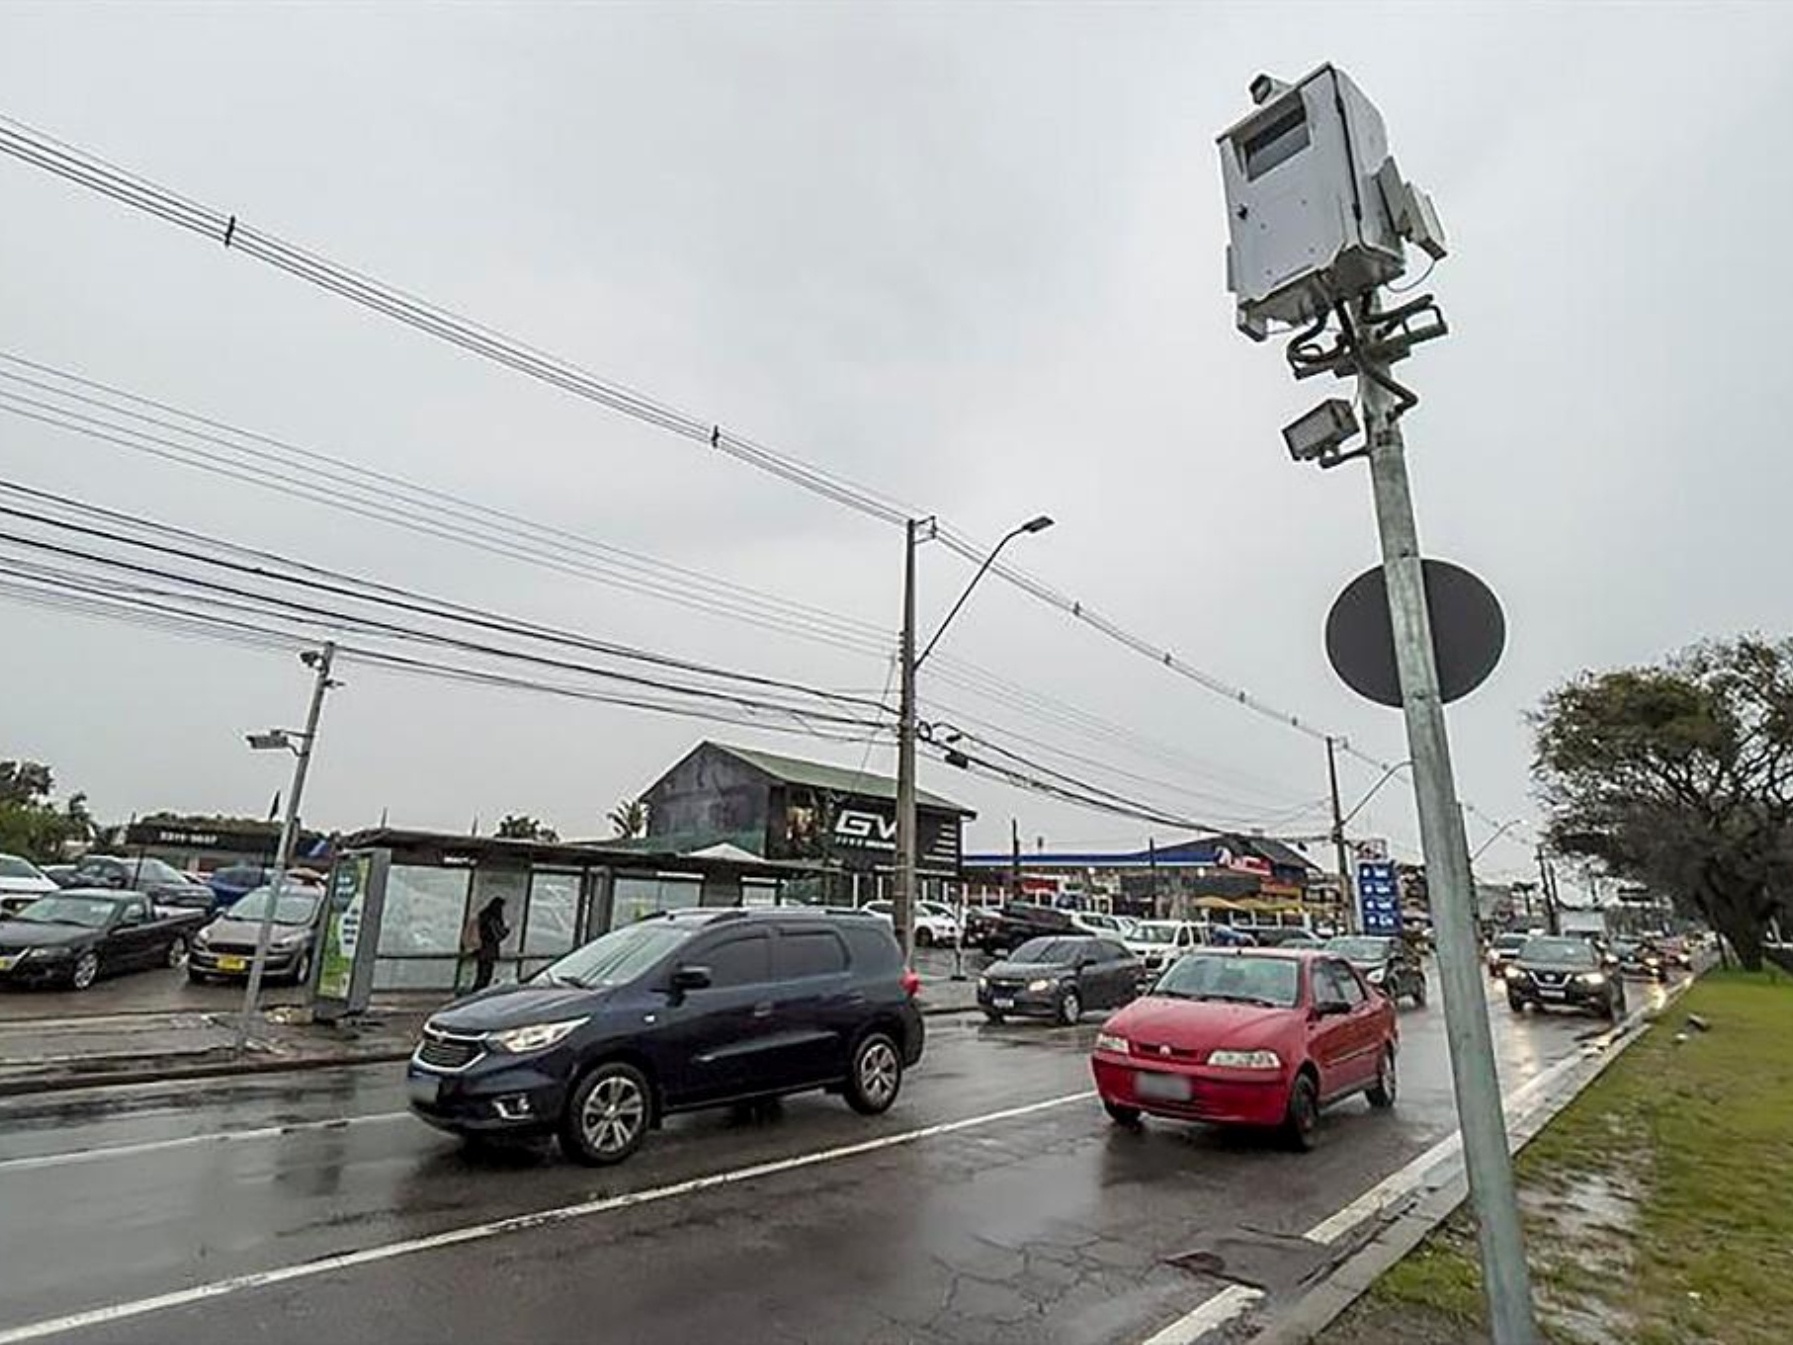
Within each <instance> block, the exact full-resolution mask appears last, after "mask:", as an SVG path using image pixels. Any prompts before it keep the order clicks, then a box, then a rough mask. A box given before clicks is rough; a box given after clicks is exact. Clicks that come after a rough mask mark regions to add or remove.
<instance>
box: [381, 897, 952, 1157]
mask: <svg viewBox="0 0 1793 1345" xmlns="http://www.w3.org/2000/svg"><path fill="white" fill-rule="evenodd" d="M919 984H920V983H919V982H918V980H917V979H916V977H915V975H914V973H913V972H910V971H908V970H907V969H906V968H905V967H904V966H903V955H902V950H901V948H900V947H899V946H898V944H897V942H896V938H895V937H894V935H893V934H892V933H891V930H890V926H889V925H887V924H885V923H884V922H883V921H882V920H879V919H877V918H876V917H874V916H869V915H861V914H835V913H827V912H822V911H812V910H806V909H804V908H802V907H788V906H787V907H775V908H771V909H758V910H743V909H718V910H701V909H700V910H688V911H678V912H673V913H671V914H667V915H661V916H655V917H650V918H649V919H646V920H643V921H640V922H639V923H636V924H633V925H629V926H627V927H625V928H623V929H618V930H614V931H612V932H611V933H609V934H606V935H604V936H603V937H602V938H599V939H597V940H595V941H593V942H592V943H588V944H586V945H585V946H584V947H582V948H579V949H576V950H575V951H573V952H571V953H569V954H567V955H566V956H565V957H563V958H561V959H560V960H559V961H557V962H555V963H553V964H551V965H550V966H548V967H545V968H543V969H542V970H541V971H540V972H538V973H536V975H534V976H533V977H531V978H530V979H529V980H528V981H526V982H524V983H523V984H521V985H509V986H496V987H493V988H492V989H490V990H485V991H482V992H480V993H479V994H477V995H473V996H471V997H469V998H467V999H463V1000H460V1001H458V1002H456V1003H454V1004H451V1005H449V1006H448V1007H447V1008H446V1009H443V1010H442V1011H441V1012H439V1013H437V1014H436V1015H434V1016H433V1017H432V1018H431V1019H430V1020H429V1021H428V1022H427V1023H425V1024H424V1027H423V1036H422V1040H421V1041H420V1042H419V1043H418V1045H417V1049H416V1051H415V1052H414V1053H413V1055H412V1057H411V1062H410V1065H409V1066H408V1067H407V1071H406V1079H407V1084H408V1088H409V1092H410V1100H411V1108H412V1110H413V1111H414V1112H415V1113H416V1114H417V1115H418V1116H419V1117H421V1118H422V1119H423V1120H425V1121H427V1122H429V1123H430V1124H431V1125H433V1126H436V1127H437V1128H439V1129H442V1130H447V1131H450V1132H452V1133H455V1134H458V1135H461V1136H463V1137H466V1138H470V1139H478V1138H482V1137H492V1136H502V1135H547V1134H553V1135H555V1136H557V1137H558V1139H559V1141H560V1147H561V1149H562V1151H563V1152H564V1153H565V1154H566V1155H567V1157H568V1158H571V1159H573V1160H574V1161H576V1162H580V1163H589V1164H609V1163H619V1162H621V1161H622V1160H623V1159H625V1158H627V1157H628V1156H629V1155H630V1154H632V1153H634V1152H635V1150H636V1149H638V1148H639V1147H640V1146H641V1143H642V1141H643V1140H644V1139H645V1138H646V1136H647V1132H648V1131H649V1130H650V1129H652V1128H654V1127H656V1126H658V1125H659V1123H660V1121H661V1119H662V1118H663V1117H665V1116H667V1115H668V1114H670V1113H673V1112H680V1111H692V1110H696V1109H699V1108H703V1107H714V1106H720V1105H726V1104H730V1103H736V1102H744V1101H750V1100H754V1099H760V1098H768V1097H778V1096H782V1095H784V1094H788V1093H800V1092H807V1091H810V1090H813V1089H826V1090H827V1091H829V1092H832V1093H838V1094H840V1095H841V1096H842V1097H844V1098H845V1099H846V1102H847V1104H848V1105H849V1106H851V1107H852V1108H853V1109H854V1110H855V1111H858V1112H861V1113H863V1114H865V1115H875V1114H877V1113H879V1112H883V1111H885V1110H887V1109H888V1108H889V1107H890V1105H891V1104H892V1103H893V1102H895V1101H896V1097H897V1091H898V1089H899V1088H900V1087H901V1085H902V1079H903V1072H904V1071H905V1070H906V1069H907V1068H909V1067H911V1066H913V1065H914V1064H915V1063H916V1062H917V1061H919V1060H920V1059H921V1053H922V1044H923V1038H924V1029H923V1025H922V1017H921V1012H920V1010H919V1009H918V1008H917V1007H916V1005H915V994H916V991H917V990H918V989H919Z"/></svg>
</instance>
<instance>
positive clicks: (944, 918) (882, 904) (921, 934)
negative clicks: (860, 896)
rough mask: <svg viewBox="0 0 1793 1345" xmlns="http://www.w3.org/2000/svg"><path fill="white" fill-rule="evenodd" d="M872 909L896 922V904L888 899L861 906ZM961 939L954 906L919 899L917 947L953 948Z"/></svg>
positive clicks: (883, 917) (876, 914)
mask: <svg viewBox="0 0 1793 1345" xmlns="http://www.w3.org/2000/svg"><path fill="white" fill-rule="evenodd" d="M859 909H860V910H862V911H870V912H871V913H872V914H873V915H875V916H877V917H878V918H879V919H880V920H888V921H890V922H891V923H892V924H895V923H896V906H895V904H894V903H892V902H888V901H868V902H866V903H865V905H863V906H861V907H860V908H859ZM958 941H959V917H958V916H956V915H954V914H953V910H952V907H950V906H948V905H947V904H946V903H945V902H940V901H918V902H916V903H915V946H916V947H917V948H933V947H935V946H936V945H938V946H940V947H943V948H951V947H952V946H953V945H954V944H956V943H957V942H958Z"/></svg>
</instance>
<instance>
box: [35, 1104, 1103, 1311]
mask: <svg viewBox="0 0 1793 1345" xmlns="http://www.w3.org/2000/svg"><path fill="white" fill-rule="evenodd" d="M1094 1096H1095V1093H1094V1092H1093V1091H1091V1090H1088V1089H1086V1090H1084V1091H1083V1092H1081V1093H1067V1094H1065V1095H1064V1096H1062V1097H1055V1098H1047V1099H1045V1100H1044V1101H1041V1102H1029V1103H1026V1104H1024V1105H1023V1106H1019V1107H1005V1108H1004V1109H1003V1110H1001V1111H993V1112H985V1113H984V1114H983V1115H981V1116H967V1117H963V1118H961V1119H960V1120H957V1121H942V1122H939V1123H938V1124H935V1125H929V1126H921V1127H919V1128H918V1129H915V1130H902V1131H898V1132H897V1133H896V1134H894V1135H882V1136H880V1137H879V1138H877V1139H870V1140H862V1141H861V1142H860V1143H858V1144H844V1145H840V1146H839V1147H837V1148H833V1149H818V1150H816V1151H814V1152H813V1153H807V1154H798V1155H796V1156H795V1157H793V1158H779V1159H774V1160H772V1161H771V1162H767V1163H754V1164H752V1165H751V1166H748V1167H744V1168H734V1169H732V1170H730V1171H728V1172H717V1173H712V1174H711V1175H709V1176H707V1177H693V1178H691V1179H690V1180H688V1181H682V1182H675V1183H674V1184H673V1185H671V1186H658V1187H653V1188H651V1189H649V1190H646V1191H631V1192H628V1193H627V1194H625V1195H619V1196H605V1197H603V1198H601V1199H598V1200H587V1201H582V1202H580V1203H579V1204H577V1205H562V1206H559V1207H558V1208H555V1209H547V1210H538V1211H537V1212H536V1213H534V1214H518V1215H512V1216H511V1217H510V1218H508V1219H494V1220H492V1221H491V1222H489V1223H483V1224H472V1225H470V1226H468V1227H465V1228H451V1229H449V1230H447V1231H446V1232H443V1233H432V1234H430V1235H429V1236H428V1237H421V1238H407V1239H405V1240H404V1241H402V1242H388V1243H384V1244H382V1245H380V1246H377V1247H364V1248H362V1249H361V1250H360V1251H357V1252H344V1253H341V1254H339V1255H336V1256H324V1257H319V1258H318V1259H316V1260H314V1261H300V1262H298V1263H297V1264H295V1265H290V1266H278V1267H276V1268H275V1269H273V1270H258V1271H252V1272H251V1273H249V1274H247V1275H233V1276H231V1277H230V1278H229V1279H223V1280H213V1281H212V1282H211V1283H209V1284H196V1285H193V1286H192V1287H191V1288H187V1289H176V1290H174V1291H172V1292H171V1293H166V1294H155V1295H153V1296H151V1297H149V1298H138V1299H132V1300H131V1301H129V1302H125V1303H114V1304H111V1305H109V1306H107V1307H103V1308H90V1309H88V1310H87V1311H85V1312H73V1313H69V1314H68V1315H67V1316H64V1317H51V1318H47V1319H45V1320H43V1321H37V1322H26V1323H25V1324H23V1325H22V1326H13V1327H5V1328H0V1345H18V1342H20V1341H26V1340H42V1339H44V1338H45V1337H47V1336H59V1335H63V1334H66V1333H67V1332H70V1331H79V1330H81V1329H82V1328H84V1327H90V1326H104V1325H107V1324H109V1323H111V1322H119V1321H124V1320H126V1319H128V1318H131V1317H142V1316H144V1315H145V1314H147V1313H152V1312H163V1311H166V1310H167V1309H169V1308H179V1307H186V1306H187V1305H189V1304H192V1303H202V1302H205V1301H206V1300H208V1299H213V1298H223V1297H225V1296H227V1295H229V1294H240V1293H244V1292H247V1291H248V1290H251V1289H265V1288H268V1287H269V1286H271V1285H276V1284H287V1283H290V1282H291V1281H294V1280H307V1279H311V1278H313V1277H315V1276H318V1275H329V1274H332V1273H334V1272H336V1271H340V1270H352V1269H354V1268H355V1267H357V1266H366V1265H372V1264H374V1263H376V1262H379V1261H390V1260H393V1259H394V1258H396V1257H400V1256H411V1255H414V1254H416V1253H418V1252H429V1251H436V1250H439V1249H440V1248H443V1247H458V1246H461V1245H462V1244H464V1243H469V1242H482V1241H484V1240H486V1239H488V1238H496V1237H502V1236H503V1235H505V1234H507V1233H522V1232H525V1231H527V1230H529V1229H534V1228H544V1227H548V1226H550V1225H553V1224H562V1223H567V1222H570V1221H571V1220H574V1219H584V1218H588V1217H589V1216H591V1215H594V1214H607V1213H609V1212H610V1211H612V1210H624V1209H631V1208H633V1207H635V1206H637V1205H652V1204H656V1203H658V1202H660V1201H663V1200H675V1199H677V1198H678V1197H680V1196H688V1195H695V1194H696V1193H697V1192H699V1191H708V1190H712V1189H714V1188H715V1187H719V1186H732V1185H734V1184H735V1183H737V1182H747V1181H753V1180H754V1179H756V1178H759V1177H770V1176H774V1175H776V1174H777V1173H781V1172H791V1171H795V1170H796V1169H798V1168H807V1167H814V1166H816V1165H817V1164H819V1163H835V1162H839V1161H840V1160H841V1159H844V1158H857V1157H859V1156H860V1155H861V1154H869V1153H876V1152H878V1151H879V1150H880V1149H891V1148H895V1147H896V1146H898V1145H902V1144H914V1143H917V1142H918V1141H921V1140H925V1139H933V1138H934V1137H935V1136H937V1135H951V1134H954V1133H956V1132H958V1131H961V1130H974V1129H976V1128H978V1127H980V1126H987V1125H995V1124H997V1123H998V1122H1001V1121H1012V1120H1015V1119H1017V1118H1019V1117H1022V1116H1032V1115H1033V1114H1034V1113H1036V1112H1043V1111H1048V1110H1050V1109H1051V1108H1053V1107H1063V1106H1065V1105H1066V1104H1067V1103H1072V1102H1087V1101H1089V1100H1090V1099H1091V1098H1093V1097H1094Z"/></svg>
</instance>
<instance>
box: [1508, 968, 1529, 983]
mask: <svg viewBox="0 0 1793 1345" xmlns="http://www.w3.org/2000/svg"><path fill="white" fill-rule="evenodd" d="M1507 979H1508V980H1509V981H1522V980H1524V979H1525V968H1524V967H1508V968H1507Z"/></svg>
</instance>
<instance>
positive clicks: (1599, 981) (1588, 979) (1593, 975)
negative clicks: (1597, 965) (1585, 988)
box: [1581, 971, 1606, 985]
mask: <svg viewBox="0 0 1793 1345" xmlns="http://www.w3.org/2000/svg"><path fill="white" fill-rule="evenodd" d="M1581 983H1582V984H1583V985H1605V984H1606V973H1605V972H1603V971H1590V972H1587V973H1585V974H1584V975H1583V976H1582V978H1581Z"/></svg>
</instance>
